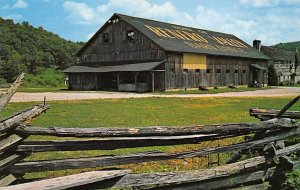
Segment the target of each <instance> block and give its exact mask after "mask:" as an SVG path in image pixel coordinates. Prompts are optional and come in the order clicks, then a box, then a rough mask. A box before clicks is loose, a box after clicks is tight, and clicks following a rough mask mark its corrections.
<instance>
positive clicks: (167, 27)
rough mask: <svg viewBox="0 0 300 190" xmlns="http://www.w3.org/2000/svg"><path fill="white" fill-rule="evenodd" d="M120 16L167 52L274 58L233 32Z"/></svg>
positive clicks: (116, 15) (115, 16)
mask: <svg viewBox="0 0 300 190" xmlns="http://www.w3.org/2000/svg"><path fill="white" fill-rule="evenodd" d="M115 18H119V19H121V20H123V21H125V22H127V23H128V24H129V25H131V26H132V27H133V28H135V29H136V30H138V31H140V32H141V33H143V34H144V35H145V36H147V37H148V38H149V39H150V40H152V41H153V42H154V43H155V44H157V45H158V46H160V47H161V48H162V49H164V50H165V51H171V52H183V53H199V54H208V55H218V56H230V57H243V58H253V59H270V58H269V57H268V56H266V55H264V54H263V53H261V52H259V51H257V50H256V49H254V48H253V47H251V46H250V45H248V44H247V43H245V42H243V41H242V40H240V39H239V38H237V37H236V36H234V35H231V34H225V33H220V32H214V31H209V30H202V29H197V28H191V27H185V26H180V25H176V24H170V23H164V22H159V21H155V20H149V19H143V18H138V17H132V16H127V15H122V14H117V13H116V14H114V15H113V16H112V17H111V19H110V20H112V19H115ZM108 24H112V22H110V23H109V22H107V23H106V24H105V25H104V26H103V27H101V28H100V30H98V32H97V33H96V34H95V35H94V36H93V37H92V38H91V39H90V40H89V41H88V42H87V43H86V45H85V46H84V47H83V48H82V49H81V50H79V52H78V55H80V54H81V53H82V52H83V51H84V50H85V49H86V48H87V47H88V45H89V44H90V43H91V42H92V41H93V40H94V39H95V38H96V37H97V35H98V34H99V33H100V32H101V31H102V30H103V29H104V28H105V27H106V26H107V25H108Z"/></svg>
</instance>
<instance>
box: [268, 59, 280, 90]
mask: <svg viewBox="0 0 300 190" xmlns="http://www.w3.org/2000/svg"><path fill="white" fill-rule="evenodd" d="M268 85H270V86H278V75H277V71H276V70H275V67H274V64H270V65H269V68H268Z"/></svg>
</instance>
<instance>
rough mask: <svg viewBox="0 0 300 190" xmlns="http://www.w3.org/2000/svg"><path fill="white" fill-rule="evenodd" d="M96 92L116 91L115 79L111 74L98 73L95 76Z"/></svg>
mask: <svg viewBox="0 0 300 190" xmlns="http://www.w3.org/2000/svg"><path fill="white" fill-rule="evenodd" d="M97 90H107V91H117V90H118V85H117V77H116V76H115V75H114V74H113V73H99V74H98V75H97Z"/></svg>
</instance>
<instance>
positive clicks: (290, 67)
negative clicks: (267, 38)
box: [253, 40, 300, 84]
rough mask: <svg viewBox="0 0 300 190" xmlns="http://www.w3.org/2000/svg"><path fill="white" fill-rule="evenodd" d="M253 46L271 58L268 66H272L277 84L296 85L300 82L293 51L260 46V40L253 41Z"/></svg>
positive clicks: (299, 69) (299, 70)
mask: <svg viewBox="0 0 300 190" xmlns="http://www.w3.org/2000/svg"><path fill="white" fill-rule="evenodd" d="M253 46H254V47H255V48H256V49H258V50H259V51H260V52H262V53H264V54H265V55H267V56H269V57H270V58H271V59H270V60H269V64H274V67H275V70H276V71H277V75H278V81H279V82H284V81H285V82H286V83H287V84H288V83H292V84H296V83H298V81H300V68H297V65H296V52H295V51H290V50H284V49H279V48H275V47H272V46H262V45H261V41H260V40H254V41H253Z"/></svg>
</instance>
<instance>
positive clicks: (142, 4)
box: [63, 0, 190, 24]
mask: <svg viewBox="0 0 300 190" xmlns="http://www.w3.org/2000/svg"><path fill="white" fill-rule="evenodd" d="M63 7H64V9H65V10H67V11H68V12H69V13H70V15H69V18H70V19H71V21H72V22H74V23H78V24H93V23H101V22H102V23H103V22H104V20H103V15H105V14H111V12H114V11H115V10H121V11H122V12H123V11H124V12H126V13H127V14H130V15H133V16H140V17H145V18H160V19H161V18H173V21H177V20H179V21H180V20H185V19H189V17H190V16H189V15H188V14H187V13H184V14H178V11H177V10H176V7H175V6H174V5H173V4H172V3H171V2H168V1H167V2H164V3H162V4H155V3H153V4H152V3H150V2H149V1H148V0H122V1H119V0H109V1H108V2H107V3H106V4H99V5H98V6H96V7H91V6H88V5H87V4H86V3H79V2H75V1H66V2H64V3H63Z"/></svg>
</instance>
